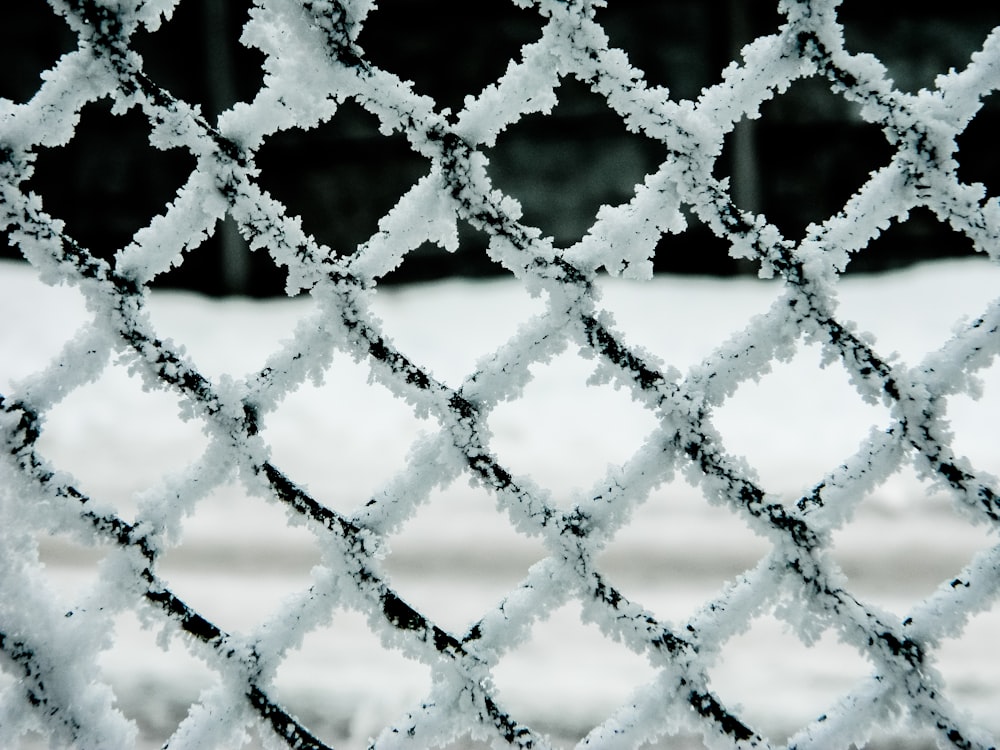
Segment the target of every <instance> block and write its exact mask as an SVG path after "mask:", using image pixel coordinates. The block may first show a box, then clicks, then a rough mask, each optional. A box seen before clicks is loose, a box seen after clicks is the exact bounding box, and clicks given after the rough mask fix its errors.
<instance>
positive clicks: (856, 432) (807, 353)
mask: <svg viewBox="0 0 1000 750" xmlns="http://www.w3.org/2000/svg"><path fill="white" fill-rule="evenodd" d="M821 359H822V352H821V350H820V347H819V345H816V344H806V345H801V344H800V346H799V348H798V350H797V351H796V353H795V355H794V356H793V357H792V359H791V360H789V361H787V362H772V364H771V372H769V373H767V374H765V375H763V376H761V378H760V380H759V381H753V380H747V381H744V382H743V383H741V384H740V386H739V388H737V390H736V393H735V394H734V395H732V396H731V397H729V398H728V399H727V400H726V401H725V403H723V404H722V406H720V407H719V408H718V409H717V410H716V412H715V414H714V417H713V421H714V424H715V426H716V428H717V429H718V430H719V432H720V433H721V434H722V437H723V444H724V445H725V446H727V448H728V449H729V451H730V453H731V454H732V455H734V456H743V457H745V458H746V459H747V460H748V461H749V462H750V465H751V466H752V467H753V468H754V469H755V470H756V471H757V472H758V474H759V475H760V478H761V485H762V487H763V488H764V489H765V490H767V491H768V492H772V493H776V494H778V495H781V496H783V497H784V498H785V500H786V501H787V500H795V499H797V498H798V497H800V496H801V495H802V494H805V493H806V491H807V489H808V488H810V487H812V486H813V485H814V484H815V483H816V482H818V481H820V480H821V479H822V477H823V476H824V475H825V474H826V472H827V471H829V470H830V469H833V468H834V467H836V466H838V465H839V464H840V463H841V462H842V461H844V460H845V459H847V458H849V457H850V456H852V455H853V454H854V453H855V452H856V451H857V450H858V449H859V447H860V446H861V444H862V442H863V441H865V440H867V439H868V437H869V431H870V429H871V426H872V425H877V424H888V421H889V416H888V411H887V409H886V408H885V407H884V406H882V405H881V404H879V405H875V404H870V403H867V402H865V401H864V400H863V399H862V397H861V395H860V394H859V393H858V392H857V390H855V388H854V386H853V385H852V384H851V382H850V380H849V377H848V374H847V371H846V370H845V369H844V367H843V366H842V365H841V364H840V363H839V362H832V363H830V364H829V365H827V366H826V367H824V368H822V369H820V367H819V364H820V362H821ZM816 394H822V397H821V398H819V397H817V395H816ZM803 435H809V440H808V441H804V440H803Z"/></svg>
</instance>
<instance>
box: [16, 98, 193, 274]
mask: <svg viewBox="0 0 1000 750" xmlns="http://www.w3.org/2000/svg"><path fill="white" fill-rule="evenodd" d="M148 133H149V122H148V121H147V120H146V118H145V116H144V115H143V114H142V113H141V112H140V111H139V110H138V109H136V108H132V109H130V110H129V111H128V112H125V113H124V114H121V115H115V114H112V112H111V102H110V101H109V100H106V99H105V100H101V101H99V102H95V103H92V104H88V105H86V106H85V107H84V108H83V110H82V112H81V116H80V122H79V124H78V125H77V127H76V134H75V135H74V137H73V139H72V140H71V141H70V142H69V143H67V144H66V145H65V146H59V147H56V148H51V149H38V151H37V157H36V159H35V174H34V175H33V176H32V178H31V179H30V180H28V183H27V187H28V188H29V189H31V190H34V191H36V192H38V193H39V194H40V195H41V196H42V205H43V208H44V210H45V211H46V212H47V213H49V214H50V215H51V216H52V217H53V218H56V219H61V220H63V221H65V223H66V232H67V233H68V234H69V235H70V236H71V237H73V239H75V240H76V241H77V242H79V243H80V244H81V245H83V247H85V248H87V249H88V250H89V251H90V252H91V253H92V254H93V255H94V256H96V257H99V258H104V259H105V260H108V261H112V260H113V258H114V254H115V253H116V252H117V251H118V250H120V249H121V248H123V247H125V246H126V245H128V244H129V242H131V241H132V235H133V234H134V233H135V231H136V230H138V229H140V228H141V227H144V226H146V225H147V224H148V223H149V221H150V219H152V218H153V217H154V216H156V215H158V214H160V213H162V212H163V208H164V206H165V205H166V203H167V202H168V201H171V200H173V198H174V196H175V194H176V192H177V189H178V188H180V187H181V186H182V185H183V184H184V182H185V181H186V180H187V177H188V175H189V174H190V173H191V172H192V171H194V168H195V159H194V157H193V156H191V154H190V153H188V152H187V151H182V150H180V149H171V150H170V151H160V150H159V149H156V148H154V147H153V146H151V145H150V143H149V140H148Z"/></svg>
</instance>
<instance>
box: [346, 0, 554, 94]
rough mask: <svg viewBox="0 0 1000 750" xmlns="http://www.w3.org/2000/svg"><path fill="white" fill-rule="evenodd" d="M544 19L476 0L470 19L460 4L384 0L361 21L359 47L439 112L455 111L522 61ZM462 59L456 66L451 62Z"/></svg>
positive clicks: (502, 0)
mask: <svg viewBox="0 0 1000 750" xmlns="http://www.w3.org/2000/svg"><path fill="white" fill-rule="evenodd" d="M543 25H544V21H543V19H542V18H541V17H540V16H539V15H538V14H537V13H536V12H535V11H534V10H529V9H524V8H518V7H517V6H515V5H514V4H513V3H511V2H510V1H509V0H477V2H476V12H475V21H474V22H472V21H471V19H470V17H469V15H468V4H467V3H466V2H464V0H431V1H430V2H428V1H426V0H425V1H424V2H419V3H414V2H410V1H409V0H383V1H382V2H380V3H379V5H378V9H377V10H376V11H374V12H372V13H371V14H370V15H369V17H368V18H367V19H366V20H365V22H364V24H363V26H362V29H361V33H360V35H359V36H358V44H359V45H360V46H361V47H362V48H363V49H364V51H365V57H366V59H368V60H370V61H371V62H372V64H374V65H376V66H378V67H380V68H382V69H384V70H387V71H390V72H392V73H395V74H396V75H397V76H399V77H400V78H401V79H402V80H404V81H413V84H414V90H415V91H416V92H417V93H418V94H425V95H427V96H430V97H433V99H434V101H435V102H437V104H438V107H437V109H438V110H441V109H443V108H450V109H452V110H453V111H455V112H457V111H458V110H460V109H461V108H462V106H463V102H464V100H465V97H466V96H467V95H468V96H478V95H479V93H480V92H481V91H482V89H483V88H484V87H485V86H487V85H489V84H491V83H493V82H494V81H496V80H497V79H498V78H500V76H501V75H503V73H504V71H505V70H506V69H507V64H508V61H510V60H519V59H520V58H521V53H520V50H521V47H522V46H523V45H525V44H529V43H531V42H534V41H536V40H537V39H538V38H539V37H540V36H541V29H542V26H543ZM456 61H461V62H456Z"/></svg>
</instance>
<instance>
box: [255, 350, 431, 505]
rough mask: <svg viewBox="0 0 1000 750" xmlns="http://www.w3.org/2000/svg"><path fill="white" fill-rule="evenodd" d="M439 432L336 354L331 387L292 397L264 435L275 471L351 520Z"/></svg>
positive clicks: (312, 387)
mask: <svg viewBox="0 0 1000 750" xmlns="http://www.w3.org/2000/svg"><path fill="white" fill-rule="evenodd" d="M359 414H364V415H366V416H365V418H364V419H358V418H357V416H358V415H359ZM432 426H433V425H432V424H431V423H430V422H429V420H427V419H426V418H423V419H421V418H418V417H416V416H415V415H414V413H413V410H412V408H411V407H410V406H408V405H407V404H406V403H404V402H403V401H400V400H399V399H396V398H393V396H392V394H391V393H390V392H389V391H388V390H387V389H385V388H383V387H381V386H379V385H372V384H369V373H368V372H367V368H366V367H365V366H364V365H360V364H356V363H354V362H352V361H351V360H349V359H348V358H347V357H346V356H345V355H343V354H336V355H335V356H334V363H333V365H332V367H330V369H328V370H327V372H326V376H325V379H324V382H323V383H322V384H320V385H316V384H315V383H313V382H311V381H306V382H305V383H304V384H302V385H301V386H299V387H298V389H296V390H295V391H294V392H292V393H290V394H288V396H286V397H285V398H284V400H283V401H282V402H281V404H280V405H279V406H278V408H277V409H276V410H275V411H274V412H273V413H271V414H269V415H267V417H266V420H265V422H264V429H263V430H262V431H261V433H262V434H263V435H264V438H265V439H266V440H267V442H268V444H269V445H270V446H271V458H272V460H273V462H274V464H275V465H276V466H278V468H280V469H281V470H282V471H283V472H284V473H285V474H286V475H287V476H288V477H289V478H291V479H292V481H294V482H295V483H296V484H299V485H301V486H303V487H305V488H306V489H308V490H309V492H310V493H311V494H312V495H313V496H314V497H316V498H317V499H318V500H320V501H321V502H323V503H324V504H325V505H327V506H329V507H331V508H334V509H336V510H339V511H342V512H349V511H352V510H354V509H355V508H358V507H360V506H363V505H364V504H365V503H367V502H368V500H369V499H370V498H371V497H372V496H373V495H374V494H375V493H376V492H377V491H378V490H380V489H381V488H382V487H383V485H384V484H385V482H386V481H387V478H388V477H390V476H392V475H393V474H394V473H395V472H397V471H401V470H402V469H403V468H404V467H405V466H406V456H407V454H408V452H409V450H410V446H411V445H412V443H413V441H414V440H415V439H416V438H417V437H418V436H419V435H420V434H421V433H422V432H424V431H426V430H429V429H430V428H431V427H432ZM304 435H306V436H308V439H307V440H303V439H302V438H303V436H304Z"/></svg>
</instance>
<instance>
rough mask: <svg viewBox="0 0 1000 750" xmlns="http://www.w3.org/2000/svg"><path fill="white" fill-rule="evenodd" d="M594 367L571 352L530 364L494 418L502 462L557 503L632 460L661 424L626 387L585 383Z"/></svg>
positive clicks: (496, 447) (495, 443)
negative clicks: (515, 393) (525, 379)
mask: <svg viewBox="0 0 1000 750" xmlns="http://www.w3.org/2000/svg"><path fill="white" fill-rule="evenodd" d="M594 365H595V362H594V360H592V359H585V358H583V357H581V356H580V355H579V354H578V353H576V352H570V351H567V352H564V353H562V354H560V355H558V356H556V357H554V358H553V359H552V360H551V361H550V362H548V363H545V364H536V365H532V366H531V371H532V374H533V376H534V377H533V379H532V381H531V382H530V383H528V385H527V386H526V387H525V389H524V392H523V394H522V395H521V397H520V398H518V399H516V400H514V401H507V402H503V403H501V404H499V405H497V407H496V408H495V409H494V410H493V412H492V413H491V414H490V417H489V425H490V428H491V429H492V431H493V439H492V442H491V445H492V448H493V450H494V451H496V454H497V456H498V457H499V459H500V462H501V464H503V465H504V466H506V467H507V468H508V470H510V471H511V472H513V473H514V474H524V475H527V476H530V477H531V478H532V479H533V480H535V481H537V482H538V483H539V484H541V485H542V486H543V487H545V488H547V489H549V490H551V491H553V492H554V493H555V500H556V502H557V503H561V504H567V503H568V502H572V500H571V497H572V496H573V495H574V494H575V493H576V492H578V491H580V490H584V489H586V488H587V487H588V486H590V485H591V484H593V483H594V482H596V481H597V480H598V479H600V478H601V477H602V476H604V474H605V473H606V471H607V469H608V467H609V466H610V465H616V464H620V463H622V462H624V461H626V460H627V459H628V458H630V457H631V456H632V454H633V453H635V451H636V450H637V449H638V448H639V446H640V445H642V443H643V441H644V440H645V438H646V437H647V435H648V434H649V433H650V432H651V431H652V430H653V428H654V427H655V426H656V421H655V419H654V418H653V415H652V414H651V413H650V412H649V411H647V410H646V409H644V408H643V407H642V406H640V405H639V404H638V403H636V402H635V401H633V400H632V398H631V396H630V395H629V394H628V393H627V392H626V391H625V390H616V389H615V388H614V387H613V386H611V385H608V384H602V385H587V380H588V378H589V377H590V375H591V373H592V372H593V370H594Z"/></svg>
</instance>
